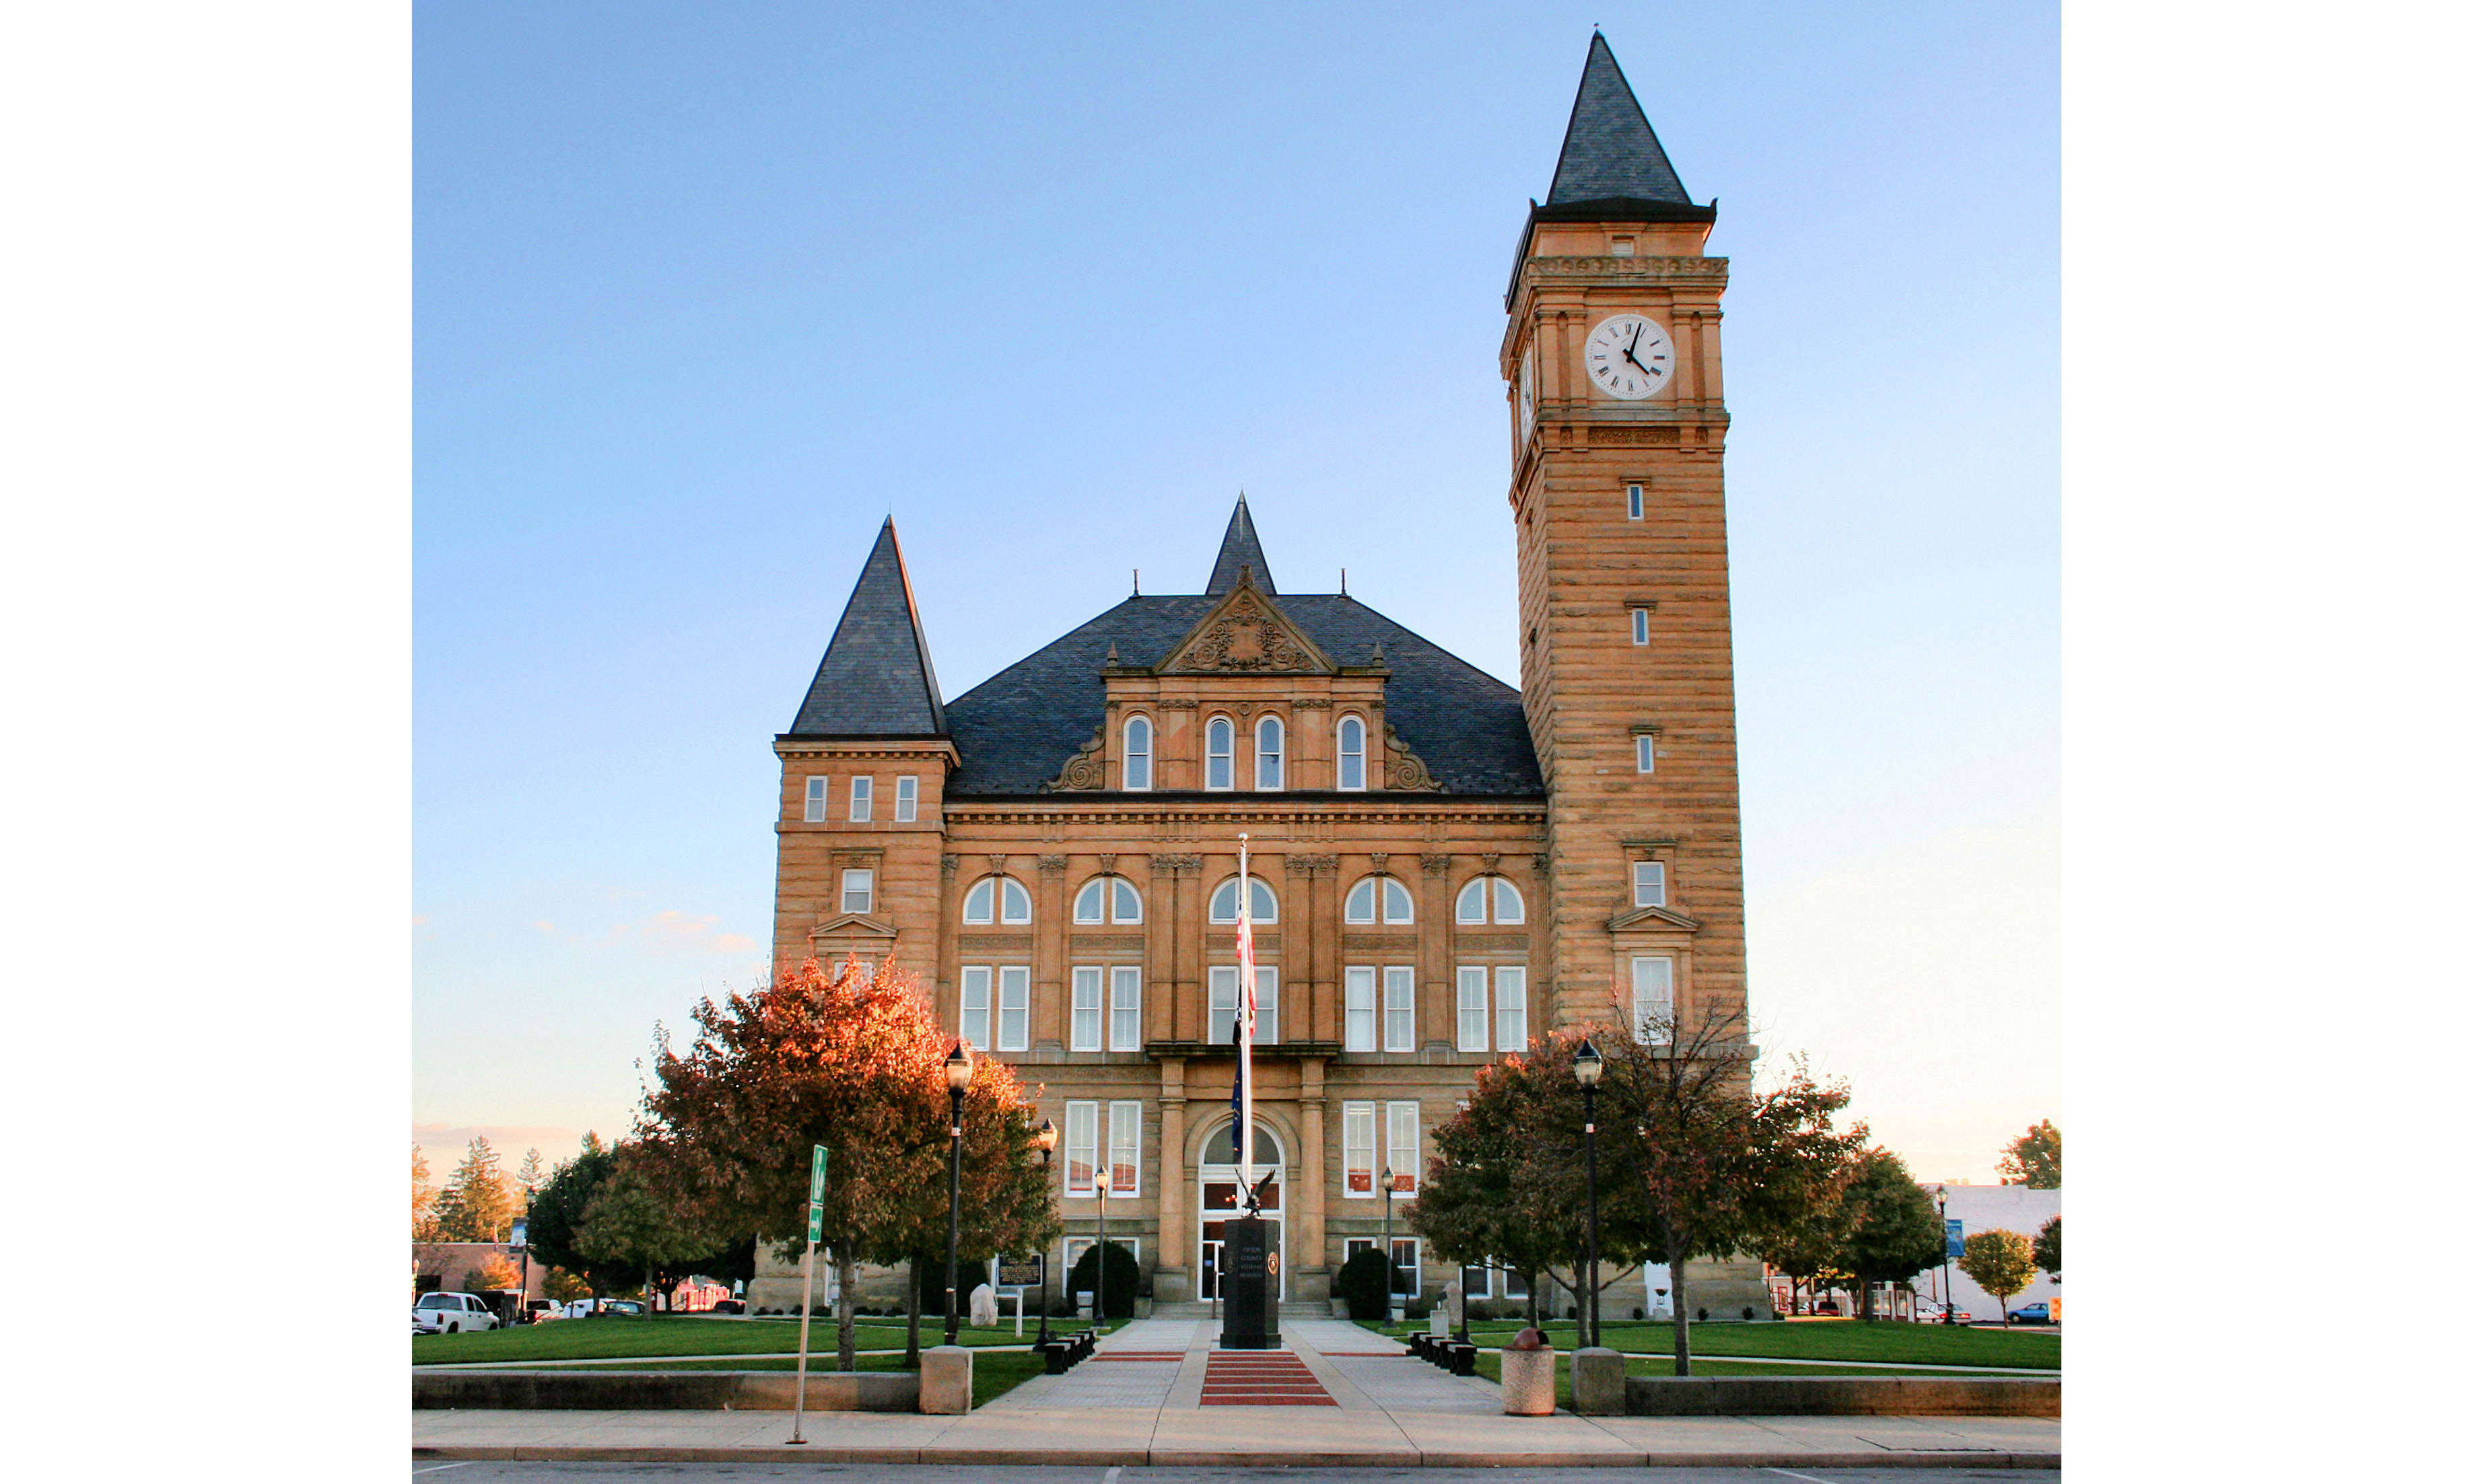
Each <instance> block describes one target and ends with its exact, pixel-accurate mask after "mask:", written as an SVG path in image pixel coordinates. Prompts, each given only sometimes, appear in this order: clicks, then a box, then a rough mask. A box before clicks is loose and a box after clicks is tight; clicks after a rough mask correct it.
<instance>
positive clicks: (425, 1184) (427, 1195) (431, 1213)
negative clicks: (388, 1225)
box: [412, 1144, 439, 1242]
mask: <svg viewBox="0 0 2474 1484" xmlns="http://www.w3.org/2000/svg"><path fill="white" fill-rule="evenodd" d="M437 1206H438V1187H437V1186H436V1185H431V1184H430V1183H429V1160H428V1158H427V1157H426V1156H424V1154H423V1153H422V1152H421V1146H420V1145H419V1144H415V1145H413V1146H412V1239H413V1240H414V1241H416V1242H434V1241H437V1240H439V1234H438V1211H437Z"/></svg>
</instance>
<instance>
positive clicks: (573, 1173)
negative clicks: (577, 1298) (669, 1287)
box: [527, 1131, 635, 1294]
mask: <svg viewBox="0 0 2474 1484" xmlns="http://www.w3.org/2000/svg"><path fill="white" fill-rule="evenodd" d="M616 1170H617V1161H616V1160H615V1159H614V1158H613V1156H612V1155H611V1152H610V1146H609V1145H607V1144H605V1143H603V1142H602V1141H601V1137H600V1136H599V1135H597V1134H594V1133H592V1132H590V1131H588V1132H587V1133H586V1134H585V1136H584V1140H583V1142H582V1144H581V1145H579V1146H578V1148H577V1150H576V1152H575V1154H574V1156H573V1157H572V1158H570V1159H567V1160H563V1161H559V1165H558V1168H556V1169H554V1170H552V1171H551V1172H550V1177H549V1179H548V1180H546V1181H545V1182H544V1183H543V1184H542V1187H541V1189H540V1190H539V1191H538V1192H536V1193H535V1194H534V1196H533V1215H532V1227H531V1230H530V1231H529V1233H527V1235H528V1237H529V1239H530V1241H531V1242H532V1246H533V1253H534V1255H535V1256H536V1257H539V1258H540V1259H541V1260H542V1261H545V1262H547V1263H549V1264H551V1265H552V1266H555V1267H561V1268H565V1269H566V1270H567V1271H569V1272H570V1273H572V1274H574V1275H575V1276H576V1278H577V1279H578V1280H579V1281H584V1282H587V1283H590V1284H591V1285H592V1290H593V1292H594V1293H595V1294H608V1293H611V1292H614V1291H616V1290H617V1289H618V1288H621V1287H623V1286H625V1285H626V1283H627V1281H628V1280H629V1279H631V1278H633V1277H634V1276H635V1274H634V1272H633V1271H632V1270H631V1269H630V1268H629V1267H628V1265H627V1264H625V1263H623V1262H618V1263H614V1262H605V1261H600V1260H597V1259H595V1258H594V1257H592V1256H590V1255H589V1254H587V1253H586V1252H584V1251H583V1250H582V1249H581V1248H580V1247H578V1246H577V1245H576V1240H575V1233H576V1231H577V1229H578V1228H580V1227H582V1226H583V1225H584V1213H585V1210H586V1209H587V1208H589V1207H591V1206H592V1204H593V1198H594V1196H596V1195H599V1194H600V1193H601V1187H602V1186H603V1185H608V1184H609V1183H610V1177H611V1176H612V1175H613V1174H614V1173H616Z"/></svg>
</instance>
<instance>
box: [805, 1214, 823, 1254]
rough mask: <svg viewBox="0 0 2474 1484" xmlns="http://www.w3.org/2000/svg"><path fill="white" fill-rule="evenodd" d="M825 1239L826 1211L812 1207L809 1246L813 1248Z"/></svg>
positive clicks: (809, 1219) (809, 1218) (809, 1215)
mask: <svg viewBox="0 0 2474 1484" xmlns="http://www.w3.org/2000/svg"><path fill="white" fill-rule="evenodd" d="M824 1239H825V1209H824V1208H823V1207H821V1206H813V1205H812V1206H810V1207H809V1208H808V1245H809V1246H811V1247H813V1246H814V1245H815V1244H816V1243H818V1242H821V1241H823V1240H824Z"/></svg>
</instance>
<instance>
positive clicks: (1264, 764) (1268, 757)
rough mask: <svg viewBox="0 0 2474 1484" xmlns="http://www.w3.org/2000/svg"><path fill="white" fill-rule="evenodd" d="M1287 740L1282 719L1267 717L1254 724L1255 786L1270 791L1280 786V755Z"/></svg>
mask: <svg viewBox="0 0 2474 1484" xmlns="http://www.w3.org/2000/svg"><path fill="white" fill-rule="evenodd" d="M1285 740H1286V738H1285V734H1284V730H1283V729H1282V728H1281V726H1280V719H1279V718H1278V717H1276V716H1266V717H1264V718H1263V719H1262V720H1261V721H1258V722H1256V723H1255V724H1254V786H1255V787H1256V788H1257V789H1263V790H1270V789H1275V788H1278V787H1279V786H1280V754H1281V751H1282V746H1281V745H1282V743H1283V742H1284V741H1285Z"/></svg>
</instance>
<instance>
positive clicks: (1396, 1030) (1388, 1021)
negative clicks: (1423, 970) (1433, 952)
mask: <svg viewBox="0 0 2474 1484" xmlns="http://www.w3.org/2000/svg"><path fill="white" fill-rule="evenodd" d="M1383 1049H1384V1050H1386V1051H1415V1050H1417V1049H1418V970H1417V969H1410V968H1400V967H1395V968H1390V969H1384V970H1383Z"/></svg>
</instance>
